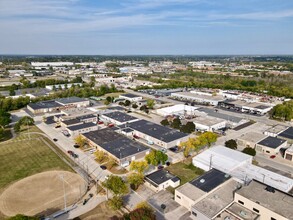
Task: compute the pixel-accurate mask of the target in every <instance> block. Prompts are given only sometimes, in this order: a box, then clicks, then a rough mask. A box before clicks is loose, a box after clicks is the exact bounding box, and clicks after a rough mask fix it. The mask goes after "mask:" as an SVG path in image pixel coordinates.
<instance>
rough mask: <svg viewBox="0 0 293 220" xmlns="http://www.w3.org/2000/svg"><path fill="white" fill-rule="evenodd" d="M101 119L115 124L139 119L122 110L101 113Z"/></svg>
mask: <svg viewBox="0 0 293 220" xmlns="http://www.w3.org/2000/svg"><path fill="white" fill-rule="evenodd" d="M101 120H102V121H104V122H107V123H111V124H115V125H123V124H125V123H131V122H134V121H138V120H139V119H138V118H136V117H133V116H131V115H128V114H126V113H123V112H119V111H114V112H110V113H105V114H103V115H101Z"/></svg>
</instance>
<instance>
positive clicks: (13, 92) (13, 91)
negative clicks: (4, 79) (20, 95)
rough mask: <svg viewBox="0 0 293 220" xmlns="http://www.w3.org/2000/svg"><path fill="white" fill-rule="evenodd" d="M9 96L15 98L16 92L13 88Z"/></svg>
mask: <svg viewBox="0 0 293 220" xmlns="http://www.w3.org/2000/svg"><path fill="white" fill-rule="evenodd" d="M9 95H10V96H15V90H14V89H13V88H10V89H9Z"/></svg>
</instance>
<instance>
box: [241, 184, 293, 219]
mask: <svg viewBox="0 0 293 220" xmlns="http://www.w3.org/2000/svg"><path fill="white" fill-rule="evenodd" d="M267 187H268V186H267V185H265V184H262V183H260V182H257V181H252V182H251V183H250V184H249V185H248V186H243V187H242V188H241V189H240V190H238V191H237V192H236V193H237V194H239V195H241V196H244V197H245V198H247V199H249V200H251V201H253V202H255V203H257V204H259V205H261V206H263V207H266V208H267V209H269V210H272V211H273V212H275V213H278V214H279V215H281V216H283V217H285V218H287V219H293V212H292V207H293V196H292V195H289V194H286V193H283V192H281V191H279V190H276V189H275V190H274V192H270V191H269V190H268V188H267Z"/></svg>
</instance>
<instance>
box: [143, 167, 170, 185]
mask: <svg viewBox="0 0 293 220" xmlns="http://www.w3.org/2000/svg"><path fill="white" fill-rule="evenodd" d="M173 178H176V176H174V175H173V174H171V173H169V172H168V171H166V170H164V169H162V170H158V171H155V172H153V173H151V174H149V175H147V176H146V177H145V179H147V180H149V181H150V182H151V183H152V184H153V185H154V186H156V187H157V186H159V185H160V184H162V183H164V182H166V181H168V180H171V179H173Z"/></svg>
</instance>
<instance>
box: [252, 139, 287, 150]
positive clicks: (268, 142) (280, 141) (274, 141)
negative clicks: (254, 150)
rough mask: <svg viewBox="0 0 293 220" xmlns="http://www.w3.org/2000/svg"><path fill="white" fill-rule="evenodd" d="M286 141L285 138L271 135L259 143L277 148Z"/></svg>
mask: <svg viewBox="0 0 293 220" xmlns="http://www.w3.org/2000/svg"><path fill="white" fill-rule="evenodd" d="M284 142H285V140H283V139H281V138H276V137H271V136H269V137H267V138H265V139H263V140H261V141H260V142H258V143H257V144H259V145H262V146H266V147H269V148H273V149H276V148H278V147H279V146H280V145H282V144H283V143H284Z"/></svg>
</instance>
